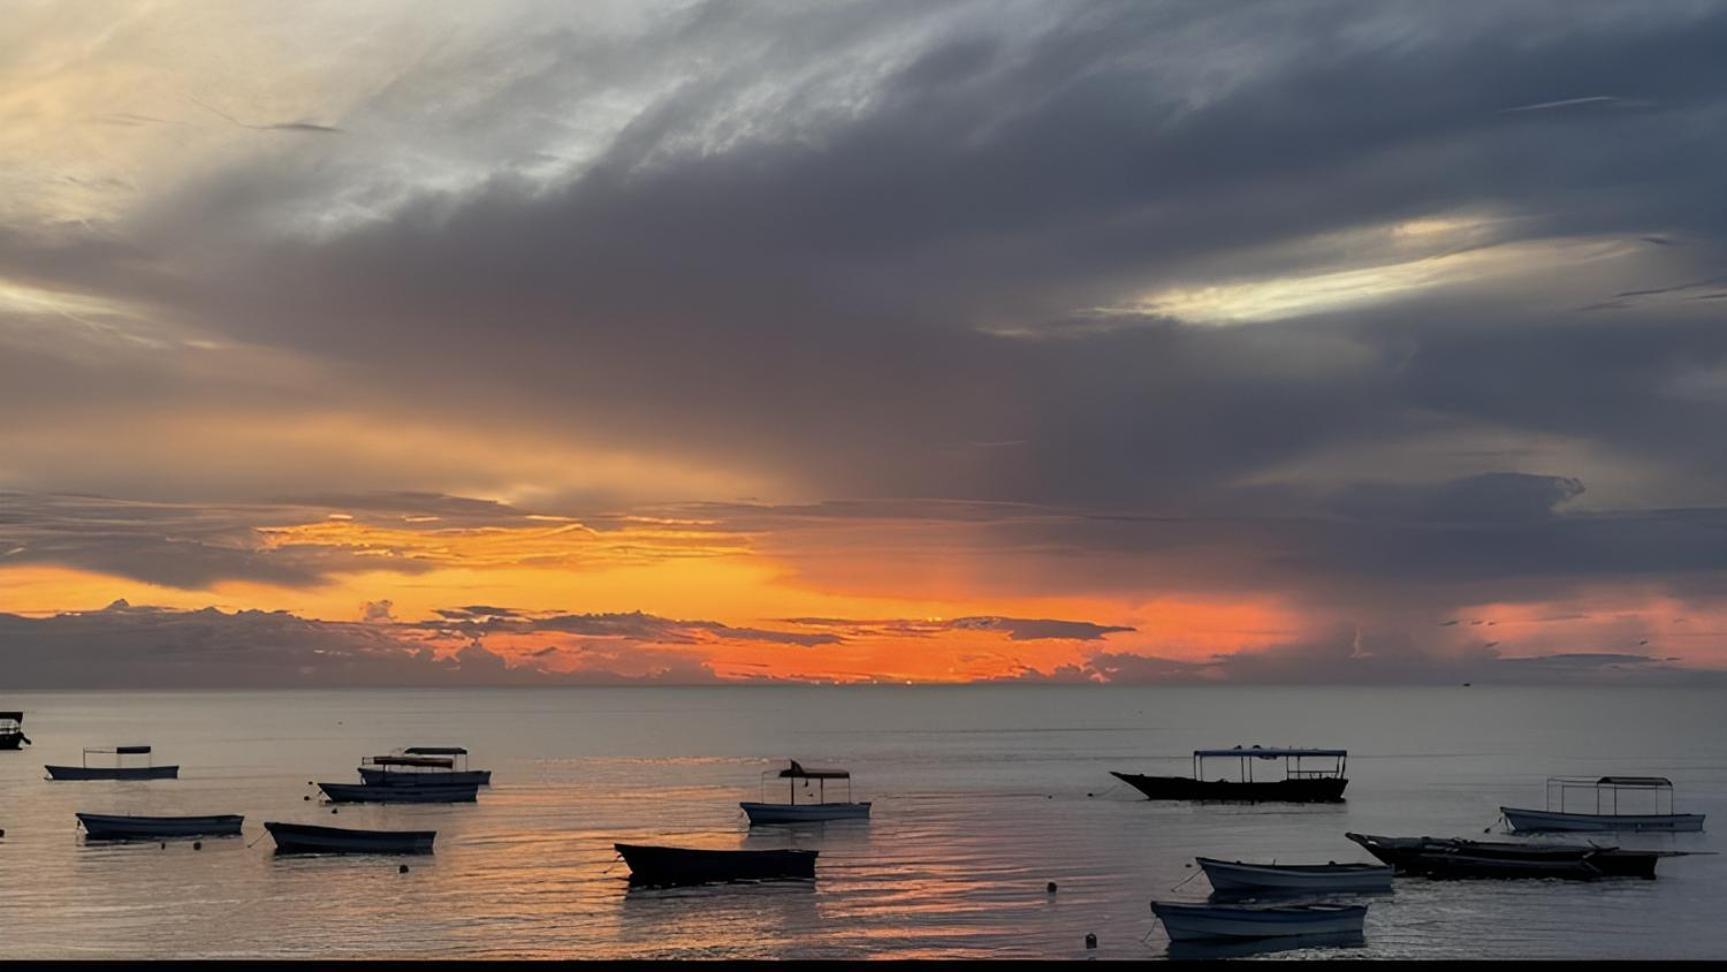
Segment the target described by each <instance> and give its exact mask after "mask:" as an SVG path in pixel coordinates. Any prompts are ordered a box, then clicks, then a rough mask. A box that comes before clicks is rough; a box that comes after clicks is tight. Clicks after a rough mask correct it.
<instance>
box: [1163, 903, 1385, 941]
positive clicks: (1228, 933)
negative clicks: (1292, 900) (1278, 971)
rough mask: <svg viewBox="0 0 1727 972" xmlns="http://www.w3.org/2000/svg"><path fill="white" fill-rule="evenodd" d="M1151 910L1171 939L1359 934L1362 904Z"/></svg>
mask: <svg viewBox="0 0 1727 972" xmlns="http://www.w3.org/2000/svg"><path fill="white" fill-rule="evenodd" d="M1151 913H1152V914H1154V915H1156V916H1157V918H1158V920H1159V921H1161V922H1163V930H1164V931H1165V932H1166V933H1168V935H1169V940H1170V941H1172V942H1192V941H1207V940H1212V939H1232V938H1281V937H1284V936H1291V935H1304V936H1305V935H1333V936H1337V935H1359V934H1361V933H1362V928H1363V926H1364V924H1365V922H1366V920H1367V906H1366V905H1341V904H1298V905H1295V904H1292V905H1222V904H1178V903H1176V902H1170V901H1153V902H1152V903H1151Z"/></svg>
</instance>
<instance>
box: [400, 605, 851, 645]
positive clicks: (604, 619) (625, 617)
mask: <svg viewBox="0 0 1727 972" xmlns="http://www.w3.org/2000/svg"><path fill="white" fill-rule="evenodd" d="M437 613H438V614H439V615H441V616H442V617H443V618H444V621H443V622H441V623H439V622H432V623H428V624H427V625H425V627H427V628H428V629H432V630H439V631H454V632H457V633H460V634H463V635H469V636H476V637H477V636H481V635H486V634H496V633H511V634H538V633H546V632H550V633H557V634H571V635H581V636H584V637H591V638H615V639H622V640H626V641H640V642H649V643H653V644H662V645H696V644H708V643H712V642H714V641H716V640H725V641H749V642H758V643H763V644H777V645H798V646H801V647H806V648H808V647H813V646H816V645H831V644H838V643H839V642H840V641H841V638H840V637H839V636H838V635H832V634H809V633H805V632H799V631H771V630H767V629H763V628H747V627H734V626H732V625H729V624H722V623H720V622H718V621H682V620H677V619H674V618H662V617H656V616H654V615H652V614H644V613H643V612H641V611H631V612H627V613H611V614H560V613H557V612H537V613H535V614H534V615H533V616H532V617H527V616H524V615H523V614H521V613H519V612H513V611H505V612H500V611H498V610H496V609H492V608H460V609H444V610H440V611H438V612H437Z"/></svg>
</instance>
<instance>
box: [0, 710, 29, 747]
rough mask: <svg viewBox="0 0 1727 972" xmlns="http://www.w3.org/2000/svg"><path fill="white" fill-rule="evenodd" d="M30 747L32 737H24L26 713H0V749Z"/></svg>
mask: <svg viewBox="0 0 1727 972" xmlns="http://www.w3.org/2000/svg"><path fill="white" fill-rule="evenodd" d="M28 745H30V737H29V736H26V735H24V713H22V712H18V711H12V712H0V749H18V748H19V747H21V746H28Z"/></svg>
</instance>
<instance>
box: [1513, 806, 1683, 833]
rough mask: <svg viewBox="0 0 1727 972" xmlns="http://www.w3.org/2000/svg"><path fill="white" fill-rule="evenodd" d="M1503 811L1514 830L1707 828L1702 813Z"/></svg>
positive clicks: (1670, 830)
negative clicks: (1704, 826) (1704, 825)
mask: <svg viewBox="0 0 1727 972" xmlns="http://www.w3.org/2000/svg"><path fill="white" fill-rule="evenodd" d="M1499 812H1500V813H1502V814H1504V815H1505V822H1506V823H1508V824H1510V825H1511V829H1512V830H1516V831H1520V832H1523V833H1543V832H1558V831H1613V830H1632V831H1660V832H1663V833H1688V834H1689V833H1699V832H1701V831H1702V830H1703V814H1700V813H1561V812H1559V811H1557V810H1526V809H1523V808H1521V807H1500V808H1499Z"/></svg>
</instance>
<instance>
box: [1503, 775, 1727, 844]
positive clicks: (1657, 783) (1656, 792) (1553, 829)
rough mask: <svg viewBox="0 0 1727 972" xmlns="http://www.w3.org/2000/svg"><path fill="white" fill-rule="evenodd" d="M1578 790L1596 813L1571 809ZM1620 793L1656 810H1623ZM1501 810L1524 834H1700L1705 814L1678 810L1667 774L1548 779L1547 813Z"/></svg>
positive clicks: (1510, 809) (1513, 825) (1506, 819)
mask: <svg viewBox="0 0 1727 972" xmlns="http://www.w3.org/2000/svg"><path fill="white" fill-rule="evenodd" d="M1577 790H1584V791H1587V792H1589V793H1592V794H1593V795H1594V798H1595V799H1594V802H1593V804H1591V803H1590V802H1589V801H1588V800H1587V798H1585V799H1584V800H1583V801H1580V802H1582V803H1583V805H1584V806H1591V807H1592V810H1593V812H1587V811H1584V812H1579V811H1577V810H1574V809H1572V807H1571V806H1569V805H1567V802H1566V797H1567V796H1568V795H1569V794H1570V793H1572V792H1573V791H1577ZM1621 793H1633V794H1639V795H1641V796H1644V797H1647V798H1648V799H1647V800H1639V799H1635V798H1634V799H1633V801H1632V802H1633V803H1634V804H1646V805H1647V808H1648V809H1651V810H1654V811H1657V812H1654V813H1638V812H1636V810H1637V807H1636V806H1633V807H1631V808H1629V809H1622V808H1621V807H1620V805H1619V796H1620V794H1621ZM1555 796H1557V797H1558V799H1557V800H1556V799H1554V797H1555ZM1663 797H1665V798H1666V800H1665V802H1666V809H1667V812H1666V813H1661V812H1659V811H1660V810H1661V806H1662V802H1663V800H1662V798H1663ZM1555 803H1557V804H1558V807H1557V808H1555V807H1554V804H1555ZM1499 812H1500V813H1501V814H1503V815H1504V816H1505V822H1506V824H1507V825H1509V826H1510V827H1511V829H1512V830H1514V831H1518V832H1520V833H1557V832H1566V831H1593V832H1605V831H1624V830H1629V831H1656V832H1661V833H1696V832H1698V831H1700V830H1702V829H1703V814H1700V813H1674V812H1673V781H1672V780H1669V779H1667V778H1666V777H1665V776H1602V777H1576V776H1553V777H1549V778H1548V780H1547V809H1545V810H1529V809H1524V808H1522V807H1500V808H1499Z"/></svg>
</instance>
